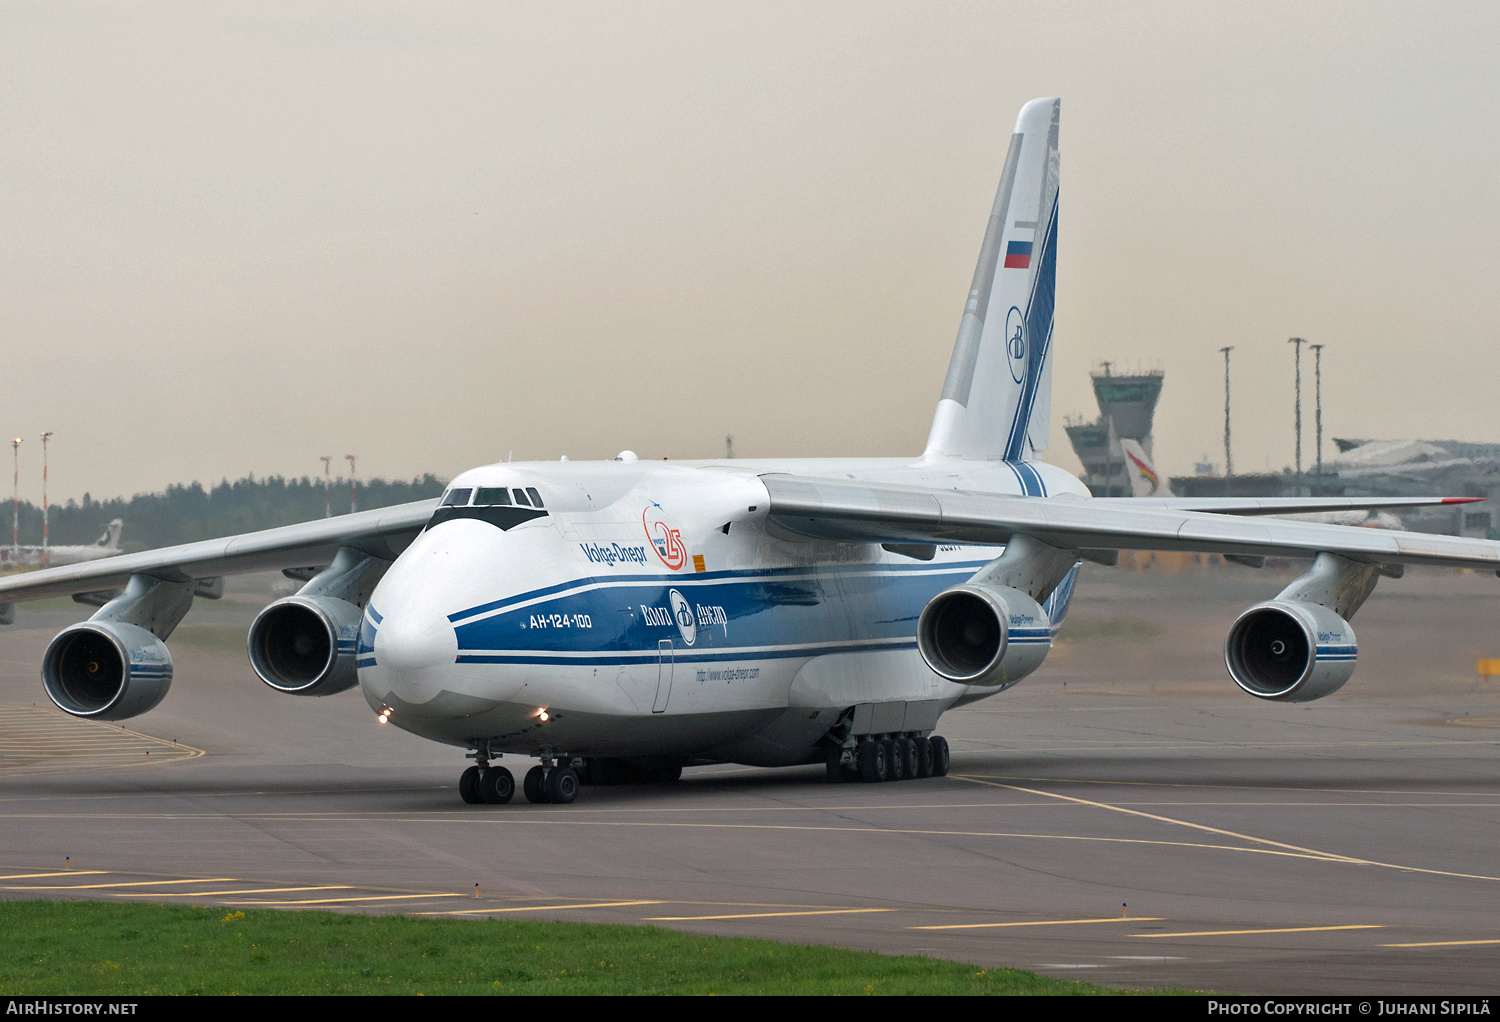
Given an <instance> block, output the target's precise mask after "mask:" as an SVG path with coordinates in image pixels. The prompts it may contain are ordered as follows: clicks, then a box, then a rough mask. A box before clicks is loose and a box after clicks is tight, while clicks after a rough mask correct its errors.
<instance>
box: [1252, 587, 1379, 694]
mask: <svg viewBox="0 0 1500 1022" xmlns="http://www.w3.org/2000/svg"><path fill="white" fill-rule="evenodd" d="M1358 655H1359V646H1358V643H1357V641H1356V640H1355V637H1354V629H1353V628H1352V627H1350V625H1349V622H1348V621H1345V620H1344V619H1343V618H1341V617H1339V616H1338V615H1337V614H1335V613H1334V612H1333V611H1331V610H1329V609H1328V608H1327V607H1322V606H1319V605H1317V604H1313V603H1299V602H1296V601H1293V600H1270V601H1267V602H1266V603H1258V604H1256V605H1255V606H1253V607H1251V608H1250V609H1249V610H1247V611H1245V612H1244V613H1243V614H1241V615H1240V616H1239V617H1238V618H1237V619H1235V622H1234V625H1233V626H1232V627H1231V628H1230V629H1229V636H1228V637H1227V638H1226V639H1225V640H1224V663H1225V666H1227V667H1228V668H1229V676H1230V677H1231V678H1233V679H1234V683H1235V684H1236V685H1238V686H1239V687H1240V688H1242V689H1244V690H1245V691H1246V692H1249V693H1250V694H1251V695H1253V696H1255V697H1257V698H1259V699H1278V700H1281V701H1282V702H1289V703H1305V702H1310V701H1312V700H1314V699H1321V698H1323V697H1324V696H1326V695H1330V694H1331V693H1333V692H1337V691H1338V690H1339V689H1340V688H1341V687H1342V686H1343V684H1344V682H1346V681H1348V680H1349V678H1350V676H1351V675H1352V674H1353V673H1354V667H1355V663H1356V661H1357V659H1358Z"/></svg>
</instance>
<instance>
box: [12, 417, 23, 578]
mask: <svg viewBox="0 0 1500 1022" xmlns="http://www.w3.org/2000/svg"><path fill="white" fill-rule="evenodd" d="M10 446H11V451H12V452H13V453H14V455H15V459H16V470H15V474H14V475H13V476H12V477H11V485H12V486H13V487H14V488H15V498H16V499H15V510H14V511H13V513H12V516H11V520H10V563H11V564H13V565H14V564H18V563H19V561H18V558H19V557H20V556H21V438H20V437H16V438H15V439H14V440H12V441H11V442H10Z"/></svg>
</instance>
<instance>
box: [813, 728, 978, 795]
mask: <svg viewBox="0 0 1500 1022" xmlns="http://www.w3.org/2000/svg"><path fill="white" fill-rule="evenodd" d="M827 767H828V780H829V782H830V783H832V784H838V783H841V782H845V781H864V782H867V783H874V782H876V781H904V780H906V779H907V778H915V777H942V776H943V775H945V774H946V773H947V772H948V742H947V740H946V739H944V738H943V737H942V736H941V735H933V736H932V737H931V738H923V737H922V736H921V735H920V734H915V733H907V734H895V735H862V736H860V737H859V738H858V739H857V740H852V741H849V742H846V743H845V744H844V745H843V746H840V747H839V748H836V749H830V750H829V752H828V760H827Z"/></svg>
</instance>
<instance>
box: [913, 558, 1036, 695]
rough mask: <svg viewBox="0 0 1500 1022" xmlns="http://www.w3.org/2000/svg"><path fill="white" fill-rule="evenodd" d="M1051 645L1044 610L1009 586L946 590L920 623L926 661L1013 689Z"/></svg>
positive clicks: (958, 677)
mask: <svg viewBox="0 0 1500 1022" xmlns="http://www.w3.org/2000/svg"><path fill="white" fill-rule="evenodd" d="M1051 649H1052V627H1051V622H1050V621H1048V620H1047V613H1046V611H1044V610H1042V608H1041V606H1040V605H1039V604H1038V603H1037V602H1036V601H1035V600H1033V599H1032V598H1031V597H1030V596H1027V595H1026V594H1025V593H1023V592H1021V591H1020V590H1019V589H1013V588H1011V587H1009V586H997V585H991V584H987V583H984V582H972V581H971V582H966V583H964V584H962V585H956V586H953V587H952V588H950V589H944V590H943V591H942V592H940V593H938V594H937V595H936V596H934V597H933V598H932V599H931V600H930V601H929V602H928V604H927V606H926V607H924V608H923V609H922V616H921V618H920V619H918V621H917V650H918V651H919V652H920V653H921V654H922V659H923V660H925V661H927V666H928V667H931V668H932V669H933V670H934V671H936V672H937V673H938V674H940V675H942V676H943V677H944V678H947V679H948V680H949V681H956V682H958V683H959V684H962V685H985V686H995V687H996V691H1001V690H1003V689H1006V688H1009V687H1010V686H1011V685H1014V684H1015V683H1016V682H1018V681H1020V680H1021V679H1022V678H1024V677H1026V675H1028V674H1030V673H1031V672H1032V671H1034V670H1036V669H1037V668H1038V667H1040V666H1041V665H1042V661H1043V660H1045V659H1046V658H1047V653H1048V652H1049V651H1050V650H1051Z"/></svg>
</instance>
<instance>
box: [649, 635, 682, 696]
mask: <svg viewBox="0 0 1500 1022" xmlns="http://www.w3.org/2000/svg"><path fill="white" fill-rule="evenodd" d="M674 660H676V655H675V653H674V651H673V648H672V640H671V639H662V640H661V641H660V642H658V643H657V644H656V701H655V702H653V703H652V704H651V712H652V713H665V712H666V710H667V700H669V699H671V698H672V665H673V661H674Z"/></svg>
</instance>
